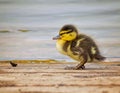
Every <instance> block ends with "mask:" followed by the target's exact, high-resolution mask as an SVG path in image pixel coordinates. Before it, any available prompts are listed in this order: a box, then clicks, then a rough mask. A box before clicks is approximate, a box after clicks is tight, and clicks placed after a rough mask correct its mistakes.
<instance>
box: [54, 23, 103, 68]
mask: <svg viewBox="0 0 120 93" xmlns="http://www.w3.org/2000/svg"><path fill="white" fill-rule="evenodd" d="M53 39H54V40H57V43H56V47H57V50H58V51H59V52H60V53H62V54H64V55H67V56H69V57H71V58H73V59H74V60H77V61H79V62H80V63H79V64H78V65H77V66H76V67H67V68H66V69H76V70H77V69H84V68H85V66H84V64H85V63H86V62H87V61H93V60H94V59H96V60H99V61H101V60H104V59H105V57H103V56H101V54H100V51H99V49H98V47H97V45H96V43H95V42H94V41H93V39H92V38H90V37H89V36H87V35H84V34H79V33H78V30H77V28H76V27H75V26H74V25H71V24H68V25H64V26H63V27H62V28H61V29H60V32H59V35H58V36H56V37H54V38H53Z"/></svg>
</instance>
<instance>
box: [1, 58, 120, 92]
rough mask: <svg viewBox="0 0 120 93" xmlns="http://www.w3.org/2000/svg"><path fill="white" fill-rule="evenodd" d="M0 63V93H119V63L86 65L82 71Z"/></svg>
mask: <svg viewBox="0 0 120 93" xmlns="http://www.w3.org/2000/svg"><path fill="white" fill-rule="evenodd" d="M12 62H14V63H17V64H18V66H17V67H12V66H11V65H10V64H9V61H4V62H0V93H120V62H93V63H87V64H86V69H85V70H64V68H65V67H66V66H75V65H76V64H77V63H75V62H58V61H55V60H14V61H12Z"/></svg>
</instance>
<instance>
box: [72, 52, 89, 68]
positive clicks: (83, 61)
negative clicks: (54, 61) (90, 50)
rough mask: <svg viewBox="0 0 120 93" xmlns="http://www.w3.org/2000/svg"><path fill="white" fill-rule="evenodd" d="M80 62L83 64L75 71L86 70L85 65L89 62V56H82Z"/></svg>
mask: <svg viewBox="0 0 120 93" xmlns="http://www.w3.org/2000/svg"><path fill="white" fill-rule="evenodd" d="M80 60H81V62H80V63H79V64H78V65H77V66H76V67H75V68H74V69H75V70H79V69H85V66H84V64H85V63H86V62H87V60H88V58H87V55H86V54H84V55H82V56H80Z"/></svg>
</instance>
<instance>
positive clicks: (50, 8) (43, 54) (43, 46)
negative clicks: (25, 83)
mask: <svg viewBox="0 0 120 93" xmlns="http://www.w3.org/2000/svg"><path fill="white" fill-rule="evenodd" d="M65 24H74V25H76V26H77V27H78V28H79V29H80V33H85V34H87V35H89V36H91V37H92V38H93V39H94V40H95V41H96V43H97V44H98V46H99V47H100V51H101V53H102V54H103V55H104V56H106V57H115V58H119V57H120V0H0V60H11V59H58V60H67V61H71V59H69V58H68V57H65V56H64V55H62V54H60V53H58V51H57V50H56V47H55V43H56V41H54V40H52V38H53V37H54V36H56V35H57V34H58V32H59V29H60V28H61V27H62V26H63V25H65Z"/></svg>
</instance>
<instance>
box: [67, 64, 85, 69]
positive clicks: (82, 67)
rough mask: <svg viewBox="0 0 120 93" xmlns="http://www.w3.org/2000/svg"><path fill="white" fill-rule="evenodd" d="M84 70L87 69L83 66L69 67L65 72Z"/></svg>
mask: <svg viewBox="0 0 120 93" xmlns="http://www.w3.org/2000/svg"><path fill="white" fill-rule="evenodd" d="M82 69H85V66H84V65H83V66H81V67H77V66H76V67H72V66H67V67H65V70H82Z"/></svg>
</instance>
